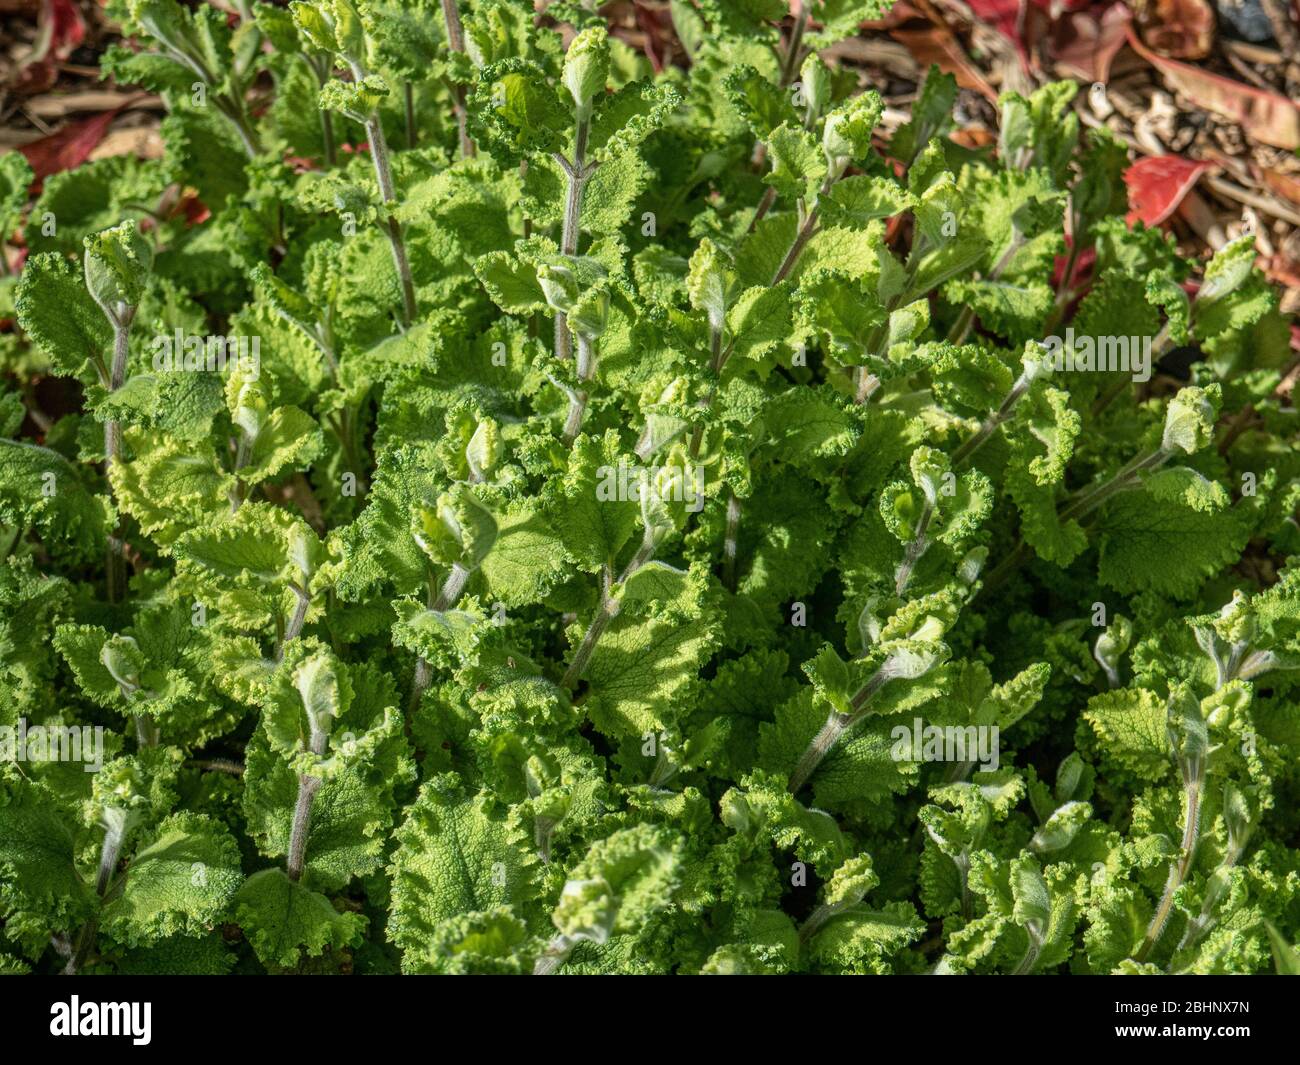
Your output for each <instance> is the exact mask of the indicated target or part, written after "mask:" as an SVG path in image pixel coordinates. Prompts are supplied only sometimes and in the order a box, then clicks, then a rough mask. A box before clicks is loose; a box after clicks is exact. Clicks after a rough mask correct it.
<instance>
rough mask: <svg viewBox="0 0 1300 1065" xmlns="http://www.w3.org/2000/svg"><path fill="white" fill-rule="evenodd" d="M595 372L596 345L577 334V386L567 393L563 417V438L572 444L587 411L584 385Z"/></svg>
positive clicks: (580, 428) (566, 442)
mask: <svg viewBox="0 0 1300 1065" xmlns="http://www.w3.org/2000/svg"><path fill="white" fill-rule="evenodd" d="M595 373H596V346H595V341H594V340H592V338H591V337H589V336H584V335H583V334H581V333H579V334H578V387H577V388H576V389H574V390H573V391H572V392H570V393H569V410H568V413H567V414H566V415H565V418H564V434H563V439H564V443H565V444H566V445H569V444H572V443H573V442H574V440H576V439H577V438H578V433H580V432H581V431H582V419H583V418H584V417H585V416H586V413H587V399H588V394H587V389H586V388H585V387H584V386H585V385H586V384H587V383H588V382H589V381H590V380H591V379H592V377H593V376H594V375H595Z"/></svg>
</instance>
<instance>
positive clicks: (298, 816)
mask: <svg viewBox="0 0 1300 1065" xmlns="http://www.w3.org/2000/svg"><path fill="white" fill-rule="evenodd" d="M315 753H317V754H323V753H324V751H323V750H322V751H317V752H315ZM321 783H322V781H321V779H320V777H311V776H307V775H306V774H299V776H298V799H297V801H296V802H295V803H294V805H293V830H292V831H291V832H290V834H289V856H288V857H287V858H286V859H285V872H286V873H288V874H289V879H290V880H293V881H295V882H297V881H299V880H301V879H302V871H303V869H304V867H305V866H306V864H307V836H308V835H309V834H310V833H311V805H312V800H314V799H315V798H316V792H318V791H319V790H320V786H321Z"/></svg>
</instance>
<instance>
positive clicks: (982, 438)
mask: <svg viewBox="0 0 1300 1065" xmlns="http://www.w3.org/2000/svg"><path fill="white" fill-rule="evenodd" d="M1028 391H1029V380H1028V378H1027V377H1025V376H1023V375H1022V376H1021V377H1019V378H1017V379H1016V383H1015V384H1014V385H1012V386H1011V391H1010V392H1008V393H1007V394H1006V397H1005V398H1004V399H1003V400H1002V404H1001V406H999V407H998V409H997V410H995V411H994V412H993V413H992V414H990V415H989V416H988V417H987V418H985V419H984V422H983V424H982V425H980V427H979V429H978V430H976V432H975V434H974V435H973V436H971V437H969V438H968V439H967V440H965V441H964V442H963V443H962V445H961V446H960V447H959V448H957V450H956V451H954V452H953V453H952V465H953V466H954V467H956V466H960V465H961V464H962V463H963V462H965V461H966V460H967V459H969V458H970V457H971V456H972V455H974V454H975V452H977V451H978V450H979V449H980V448H982V447H983V446H984V445H985V444H986V443H988V440H989V437H991V436H992V435H993V434H994V433H995V432H997V429H998V426H1000V425H1001V424H1002V423H1003V422H1005V421H1006V420H1007V419H1008V418H1009V417H1011V412H1012V411H1013V410H1015V407H1016V404H1017V403H1019V402H1020V400H1021V399H1022V398H1023V397H1024V394H1025V393H1026V392H1028Z"/></svg>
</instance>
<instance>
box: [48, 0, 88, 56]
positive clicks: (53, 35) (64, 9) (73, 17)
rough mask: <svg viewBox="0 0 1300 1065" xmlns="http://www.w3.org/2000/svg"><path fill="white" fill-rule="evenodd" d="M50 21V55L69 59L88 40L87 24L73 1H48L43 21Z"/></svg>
mask: <svg viewBox="0 0 1300 1065" xmlns="http://www.w3.org/2000/svg"><path fill="white" fill-rule="evenodd" d="M45 18H48V19H49V20H50V53H52V54H53V55H54V56H55V58H57V59H67V58H68V56H70V55H71V54H72V53H73V51H74V50H75V49H76V48H77V46H78V45H80V44H81V42H82V41H84V40H85V39H86V23H85V21H84V20H83V19H82V17H81V12H80V11H78V10H77V5H76V4H74V3H73V2H72V0H46V4H45V8H44V10H43V11H42V19H45Z"/></svg>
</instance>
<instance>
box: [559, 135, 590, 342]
mask: <svg viewBox="0 0 1300 1065" xmlns="http://www.w3.org/2000/svg"><path fill="white" fill-rule="evenodd" d="M590 133H591V118H590V116H588V115H583V116H582V117H580V118H579V119H578V124H577V126H576V128H575V129H574V134H573V161H572V162H570V161H569V160H567V159H565V158H564V157H563V156H560V155H557V157H556V159H557V161H558V162H559V163H560V169H562V170H563V171H564V175H565V178H566V181H567V184H566V187H565V193H564V225H563V228H562V229H561V231H560V254H561V255H577V254H578V238H579V235H580V234H579V229H580V222H581V219H582V192H583V189H584V188H585V187H586V184H587V178H588V177H590V176H591V172H590V171H589V170H587V164H586V157H587V137H588V136H589V135H590ZM571 354H572V342H571V340H570V336H569V320H568V315H566V314H565V313H564V312H563V311H560V312H557V313H556V315H555V355H556V358H560V359H567V358H568V357H569V356H570V355H571Z"/></svg>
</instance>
